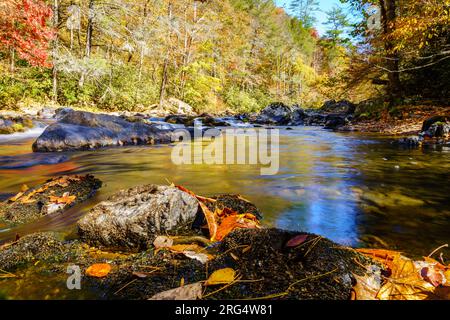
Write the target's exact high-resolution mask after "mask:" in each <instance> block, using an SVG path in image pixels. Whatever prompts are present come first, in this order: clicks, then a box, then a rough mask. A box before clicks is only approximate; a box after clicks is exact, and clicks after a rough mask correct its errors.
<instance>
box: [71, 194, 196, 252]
mask: <svg viewBox="0 0 450 320" xmlns="http://www.w3.org/2000/svg"><path fill="white" fill-rule="evenodd" d="M197 211H198V202H197V200H196V199H195V198H194V197H192V196H191V195H189V194H187V193H186V192H183V191H180V190H179V189H177V188H175V187H170V186H157V185H146V186H139V187H135V188H131V189H128V190H122V191H119V192H118V193H117V194H115V195H113V196H111V197H110V198H109V199H108V200H106V201H103V202H101V203H99V204H98V205H97V206H95V207H94V208H93V209H92V210H91V211H90V212H89V213H88V214H87V215H86V216H85V217H83V218H82V219H81V220H80V221H79V222H78V233H79V235H80V236H81V238H82V239H83V240H84V241H86V242H88V243H90V244H92V245H99V246H104V247H112V248H143V247H144V248H145V247H148V245H149V244H151V243H152V242H153V240H154V239H155V238H156V236H158V235H160V234H165V233H166V232H167V231H176V230H178V229H182V228H183V227H184V226H186V225H187V224H189V225H190V224H191V223H192V222H193V220H194V218H195V216H196V214H197Z"/></svg>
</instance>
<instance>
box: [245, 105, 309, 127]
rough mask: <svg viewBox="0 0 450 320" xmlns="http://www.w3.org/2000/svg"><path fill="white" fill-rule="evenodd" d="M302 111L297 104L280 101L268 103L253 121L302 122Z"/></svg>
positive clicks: (275, 122) (274, 123)
mask: <svg viewBox="0 0 450 320" xmlns="http://www.w3.org/2000/svg"><path fill="white" fill-rule="evenodd" d="M304 116H305V115H304V112H303V110H302V109H300V108H299V107H298V106H292V107H290V106H288V105H285V104H284V103H281V102H276V103H272V104H270V105H268V106H267V107H266V108H264V109H263V110H262V111H261V113H260V114H259V115H258V116H257V117H256V119H255V120H254V122H256V123H260V124H271V125H279V126H284V125H297V124H302V121H303V118H304Z"/></svg>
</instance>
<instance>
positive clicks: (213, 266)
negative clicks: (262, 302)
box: [208, 229, 372, 300]
mask: <svg viewBox="0 0 450 320" xmlns="http://www.w3.org/2000/svg"><path fill="white" fill-rule="evenodd" d="M303 234H304V235H307V236H308V238H307V240H306V242H305V243H304V244H303V245H302V246H299V247H293V248H289V247H287V246H286V243H287V242H288V241H289V240H290V239H292V238H294V237H295V236H297V235H303ZM308 241H309V242H308ZM246 246H247V250H244V251H245V252H244V251H243V250H242V248H243V247H246ZM218 251H219V252H229V253H233V255H234V257H233V256H232V255H230V254H228V255H220V256H218V258H216V259H215V260H213V261H212V262H211V263H210V264H209V266H208V268H209V270H217V269H220V268H223V267H229V268H233V269H235V270H236V271H237V272H238V273H239V274H242V275H245V278H246V279H252V280H258V279H259V280H260V281H254V282H245V283H241V284H239V285H238V286H230V288H228V289H227V290H224V291H222V292H219V293H217V294H215V295H214V297H213V298H214V299H245V298H261V297H267V296H270V295H276V294H282V295H281V296H279V298H280V299H300V300H304V299H320V300H348V299H350V296H351V291H352V280H351V279H353V273H355V274H358V275H364V274H365V272H366V269H365V268H364V267H363V266H364V265H367V266H368V265H371V264H372V262H371V261H370V259H367V258H365V257H363V256H362V255H360V254H358V253H356V252H354V251H352V250H345V249H344V248H342V247H340V246H339V245H337V244H335V243H333V242H332V241H330V240H327V239H325V238H322V237H320V236H317V235H312V234H306V233H301V232H290V231H284V230H279V229H262V230H256V229H254V230H251V229H238V230H235V231H234V232H233V233H231V234H230V235H229V236H227V237H226V238H225V239H224V241H222V243H221V244H220V246H219V247H218ZM355 259H356V260H357V261H359V262H360V264H357V263H355ZM294 283H297V284H296V285H293V284H294ZM288 288H290V290H288Z"/></svg>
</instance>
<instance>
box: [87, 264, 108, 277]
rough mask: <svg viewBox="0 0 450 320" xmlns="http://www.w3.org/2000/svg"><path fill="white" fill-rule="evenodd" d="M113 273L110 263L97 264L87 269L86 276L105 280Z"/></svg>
mask: <svg viewBox="0 0 450 320" xmlns="http://www.w3.org/2000/svg"><path fill="white" fill-rule="evenodd" d="M110 272H111V265H110V264H108V263H96V264H93V265H92V266H90V267H89V268H87V269H86V274H87V275H88V276H90V277H94V278H104V277H106V276H107V275H108V274H109V273H110Z"/></svg>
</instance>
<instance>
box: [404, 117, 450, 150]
mask: <svg viewBox="0 0 450 320" xmlns="http://www.w3.org/2000/svg"><path fill="white" fill-rule="evenodd" d="M449 119H450V117H448V116H434V117H431V118H429V119H427V120H425V121H424V123H423V125H422V131H421V132H420V133H419V134H418V135H417V136H411V137H406V138H401V139H399V140H398V141H396V143H398V144H400V145H402V146H407V147H418V146H430V145H431V146H433V145H446V144H448V142H449V141H448V140H449V138H450V122H449Z"/></svg>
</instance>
